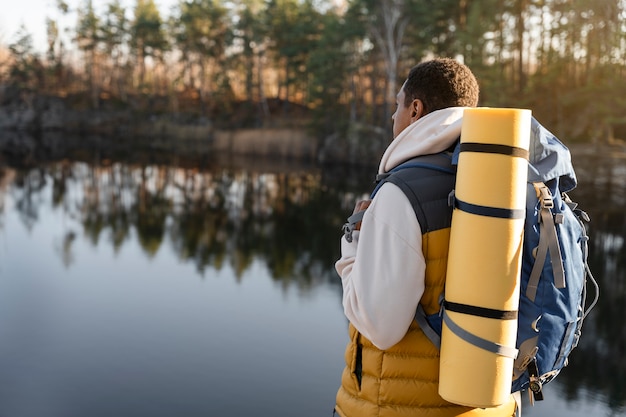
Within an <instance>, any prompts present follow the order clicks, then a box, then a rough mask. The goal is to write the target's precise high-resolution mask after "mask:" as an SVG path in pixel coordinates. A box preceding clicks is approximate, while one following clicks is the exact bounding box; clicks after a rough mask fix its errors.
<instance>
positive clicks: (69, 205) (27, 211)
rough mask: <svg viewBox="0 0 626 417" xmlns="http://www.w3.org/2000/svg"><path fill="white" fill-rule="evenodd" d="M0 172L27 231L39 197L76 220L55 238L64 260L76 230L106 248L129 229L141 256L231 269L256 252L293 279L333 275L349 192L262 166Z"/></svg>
mask: <svg viewBox="0 0 626 417" xmlns="http://www.w3.org/2000/svg"><path fill="white" fill-rule="evenodd" d="M2 178H3V179H4V184H5V185H4V191H2V194H4V193H6V192H7V191H6V188H7V185H8V184H10V183H12V186H11V187H10V190H9V192H10V193H11V196H12V198H13V199H14V201H15V206H16V209H17V210H18V212H19V213H20V219H21V220H22V222H23V223H24V224H25V225H26V227H27V228H29V229H30V228H32V227H33V225H34V224H35V223H36V222H37V220H38V212H39V210H41V209H42V207H43V206H44V205H46V204H50V205H51V206H52V207H53V208H54V209H55V210H62V211H63V213H64V215H65V216H67V217H69V218H72V219H74V220H77V221H78V222H79V223H80V224H81V226H82V230H67V231H66V233H65V236H64V238H63V241H62V245H61V251H62V257H63V260H64V263H65V264H66V266H68V267H70V266H71V263H72V259H73V255H72V246H73V244H74V242H75V241H76V237H77V235H82V236H84V237H85V238H86V239H87V240H88V241H89V242H90V243H91V244H92V245H95V246H97V245H100V244H103V245H112V247H113V248H114V250H115V251H116V252H117V251H120V250H122V247H123V246H124V244H125V243H126V242H128V241H129V239H133V238H134V237H135V236H136V239H137V240H138V241H139V243H140V245H141V248H142V249H143V251H144V253H145V255H146V256H148V257H154V256H155V255H156V254H157V252H158V251H159V249H160V248H161V246H162V245H163V244H165V243H169V244H171V245H172V247H173V248H174V250H175V252H176V254H177V256H178V257H179V258H180V260H181V261H185V262H193V263H194V265H195V266H196V268H197V270H198V271H204V270H205V269H206V268H208V267H210V268H215V269H217V270H219V269H221V268H222V266H223V265H224V264H225V263H228V264H229V265H231V266H232V267H233V268H234V269H235V270H236V271H237V276H241V273H242V272H243V271H245V270H246V269H247V268H249V266H250V264H251V263H252V261H253V260H254V259H261V260H263V261H264V262H265V263H266V264H267V265H268V266H269V268H270V270H271V272H272V276H273V278H274V279H276V280H280V281H284V282H285V283H288V281H291V280H296V281H298V284H299V285H301V286H306V285H308V284H310V281H311V280H312V279H313V278H314V277H325V278H328V277H330V275H332V274H333V269H332V264H333V261H334V260H335V258H336V256H337V242H336V240H337V239H336V238H337V236H338V233H339V232H338V231H339V226H340V225H341V224H342V222H343V217H344V213H345V211H346V210H347V209H346V208H345V207H344V206H343V205H342V202H345V201H348V200H352V198H351V197H347V196H352V195H353V194H351V193H350V192H348V193H347V194H346V190H337V189H336V188H333V187H330V186H329V185H328V184H325V183H324V181H325V178H326V177H325V176H324V175H323V173H322V172H321V171H319V170H318V171H312V172H308V171H307V172H294V173H280V172H273V173H268V172H254V171H245V170H236V171H235V170H231V169H224V168H218V169H214V170H198V169H195V168H181V167H176V166H170V165H132V164H127V163H110V164H99V165H94V164H88V163H84V162H78V163H71V162H69V161H61V162H58V163H52V164H49V165H45V166H41V167H37V168H34V169H30V170H13V169H5V170H4V171H3V174H2ZM49 193H50V194H51V197H50V201H49V202H48V201H47V198H48V194H49ZM350 204H351V201H350ZM329 236H333V237H334V238H335V244H334V245H332V244H329Z"/></svg>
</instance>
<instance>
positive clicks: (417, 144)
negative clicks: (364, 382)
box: [335, 107, 464, 350]
mask: <svg viewBox="0 0 626 417" xmlns="http://www.w3.org/2000/svg"><path fill="white" fill-rule="evenodd" d="M463 110H464V108H462V107H452V108H448V109H443V110H438V111H435V112H432V113H429V114H427V115H426V116H424V117H421V118H420V119H418V120H417V121H416V122H414V123H412V124H411V125H409V126H408V127H407V128H406V129H404V130H403V131H402V132H401V133H400V134H399V135H398V136H397V137H396V138H395V139H394V140H393V142H391V144H390V145H389V147H388V148H387V149H386V150H385V153H384V154H383V157H382V159H381V162H380V166H379V173H385V172H388V171H389V170H391V169H393V168H394V167H396V166H397V165H399V164H400V163H402V162H404V161H406V160H408V159H411V158H413V157H416V156H421V155H428V154H434V153H438V152H442V151H444V150H446V149H448V148H449V147H450V146H451V145H452V144H453V143H454V141H455V140H456V139H457V138H458V137H459V135H460V134H461V120H462V119H461V118H462V116H463ZM425 267H426V266H425V261H424V255H423V253H422V232H421V229H420V225H419V223H418V221H417V218H416V216H415V212H414V211H413V208H412V207H411V203H410V202H409V200H408V199H407V198H406V196H405V195H404V193H403V192H402V191H401V190H400V189H399V188H398V187H397V186H396V185H394V184H391V183H385V184H383V185H382V187H380V189H379V190H378V192H377V194H376V196H375V197H374V199H373V201H372V202H371V204H370V206H369V207H368V208H367V211H366V212H365V216H364V217H363V221H362V223H361V230H360V231H355V232H354V234H353V240H352V242H348V241H347V240H346V239H345V238H342V239H341V259H339V260H338V261H337V263H336V264H335V269H336V270H337V272H338V273H339V276H340V277H341V282H342V285H343V308H344V313H345V315H346V317H347V318H348V320H350V322H351V323H352V325H354V326H355V327H356V328H357V330H358V331H359V332H361V334H363V335H364V336H365V337H367V338H368V339H369V340H371V341H372V343H374V345H376V347H378V348H379V349H381V350H384V349H387V348H390V347H391V346H393V345H395V344H396V343H398V342H399V341H400V340H401V339H402V338H403V337H404V335H405V334H406V332H407V330H408V328H409V326H410V324H411V321H412V320H413V318H414V316H415V310H416V308H417V304H418V303H419V300H420V299H421V298H422V294H423V293H424V270H425Z"/></svg>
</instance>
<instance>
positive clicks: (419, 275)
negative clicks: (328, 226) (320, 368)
mask: <svg viewBox="0 0 626 417" xmlns="http://www.w3.org/2000/svg"><path fill="white" fill-rule="evenodd" d="M353 238H354V239H353V240H352V242H348V241H347V240H346V239H345V238H343V237H342V239H341V259H339V260H338V261H337V263H336V264H335V268H336V270H337V272H338V273H339V276H340V277H341V281H342V285H343V308H344V313H345V315H346V317H347V318H348V320H350V322H351V323H352V324H353V325H354V326H355V327H356V328H357V330H359V332H361V333H362V334H363V335H364V336H365V337H367V338H368V339H369V340H371V341H372V343H374V345H376V346H377V347H378V348H379V349H387V348H389V347H391V346H393V345H395V344H396V343H398V342H399V341H400V340H401V339H402V338H403V337H404V335H405V334H406V331H407V330H408V328H409V325H410V324H411V321H412V320H413V318H414V316H415V310H416V308H417V304H418V302H419V300H420V299H421V298H422V294H423V293H424V271H425V268H426V265H425V261H424V255H423V253H422V233H421V230H420V226H419V224H418V221H417V218H416V217H415V213H414V211H413V208H412V207H411V204H410V203H409V200H408V199H407V198H406V196H405V195H404V193H403V192H402V191H401V190H400V189H399V188H398V187H397V186H395V185H394V184H391V183H386V184H384V185H383V186H382V187H381V188H380V190H379V191H378V193H377V194H376V197H375V198H374V200H373V201H372V203H371V205H370V206H369V208H368V209H367V211H366V212H365V216H364V217H363V222H362V224H361V230H360V232H355V234H354V235H353Z"/></svg>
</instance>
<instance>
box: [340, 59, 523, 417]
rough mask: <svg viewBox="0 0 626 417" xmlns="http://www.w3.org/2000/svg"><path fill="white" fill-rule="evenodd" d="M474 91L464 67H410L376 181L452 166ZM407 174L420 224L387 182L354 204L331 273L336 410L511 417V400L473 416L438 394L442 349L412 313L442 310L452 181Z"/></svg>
mask: <svg viewBox="0 0 626 417" xmlns="http://www.w3.org/2000/svg"><path fill="white" fill-rule="evenodd" d="M478 92H479V89H478V84H477V82H476V79H475V77H474V75H473V74H472V73H471V71H470V70H469V68H467V67H466V66H465V65H462V64H460V63H458V62H456V61H454V60H452V59H434V60H431V61H427V62H423V63H421V64H419V65H417V66H415V67H414V68H412V69H411V71H410V72H409V75H408V78H407V79H406V81H405V82H404V84H403V86H402V88H401V89H400V91H399V93H398V95H397V98H396V99H397V109H396V112H395V113H394V114H393V116H392V118H393V136H394V139H393V141H392V142H391V144H390V145H389V147H388V148H387V149H386V151H385V152H384V154H383V156H382V159H381V162H380V166H379V176H380V175H382V176H384V175H385V174H386V173H389V171H391V170H392V169H393V168H395V167H397V166H398V165H400V164H402V163H403V162H405V161H408V160H411V159H414V158H416V157H422V159H421V160H422V161H423V160H424V159H423V158H433V156H432V155H436V157H437V158H441V159H444V160H445V159H446V158H447V160H448V162H447V163H448V167H449V166H450V159H451V157H450V153H451V150H452V149H454V147H455V145H456V143H457V141H458V139H459V137H460V133H461V121H462V115H463V109H464V108H465V107H475V106H476V105H477V104H478ZM426 155H431V156H430V157H425V156H426ZM416 161H420V159H417V160H416ZM405 171H406V172H409V170H405ZM410 175H412V178H406V180H407V184H409V189H411V190H413V191H414V192H415V194H416V195H418V196H420V205H421V207H423V208H424V210H423V212H424V217H422V220H421V222H420V221H419V220H418V217H417V216H416V213H417V212H418V211H419V210H418V211H416V209H415V208H414V203H411V202H410V201H409V199H408V198H407V195H406V194H405V192H403V191H402V190H401V188H400V187H399V186H398V185H397V184H395V183H392V182H384V183H383V185H382V186H381V187H380V188H379V189H378V190H377V192H376V194H375V196H374V198H373V199H372V200H371V201H370V200H368V201H361V202H358V203H357V205H356V207H355V212H358V211H361V210H363V209H365V208H367V209H366V211H365V213H364V216H363V219H362V222H361V224H360V225H358V227H357V229H358V230H355V231H354V232H353V233H352V234H351V236H346V237H343V238H342V241H341V259H339V260H338V261H337V263H336V265H335V267H336V270H337V272H338V273H339V275H340V277H341V280H342V285H343V306H344V312H345V314H346V316H347V318H348V319H349V321H350V342H349V344H348V347H347V349H346V355H345V359H346V368H345V369H344V371H343V374H342V385H341V388H340V389H339V391H338V393H337V403H336V407H335V411H336V412H337V414H339V415H340V416H341V417H368V416H377V417H392V416H393V417H401V416H428V417H444V416H445V417H450V416H461V415H462V416H498V417H500V416H512V415H514V414H515V401H514V399H513V398H512V397H511V401H510V402H508V403H506V404H504V405H502V406H500V407H497V408H488V409H473V408H469V407H463V406H460V405H456V404H451V403H449V402H447V401H445V400H443V399H442V398H441V397H440V396H439V394H438V378H439V350H438V349H437V348H436V347H435V346H434V345H433V344H432V343H431V342H430V340H429V339H428V338H427V337H426V336H425V334H424V333H423V331H422V330H421V329H420V326H419V325H418V324H417V323H416V322H415V320H414V317H415V312H416V309H417V307H418V304H419V305H420V306H421V307H422V308H423V309H424V311H425V313H426V314H428V315H431V314H436V313H437V312H438V311H439V308H440V307H439V298H440V296H441V294H442V293H443V287H444V284H445V275H446V263H447V253H448V241H449V233H450V219H451V216H452V214H451V213H452V209H451V208H450V207H449V206H448V204H447V197H448V194H449V193H450V191H451V190H452V188H453V186H454V176H453V175H451V174H445V173H443V174H442V173H441V172H439V171H438V170H432V169H428V168H423V169H421V170H420V169H418V170H417V171H415V170H413V171H412V173H411V174H410ZM422 223H423V224H422ZM350 237H351V238H350ZM476 383H477V384H480V383H481V381H480V375H477V376H476Z"/></svg>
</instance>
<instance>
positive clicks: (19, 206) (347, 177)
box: [0, 157, 626, 415]
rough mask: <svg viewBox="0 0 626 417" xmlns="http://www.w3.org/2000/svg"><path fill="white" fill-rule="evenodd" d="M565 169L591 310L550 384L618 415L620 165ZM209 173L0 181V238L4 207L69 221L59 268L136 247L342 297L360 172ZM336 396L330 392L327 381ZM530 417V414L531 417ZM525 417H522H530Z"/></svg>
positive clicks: (67, 166) (581, 164) (69, 164)
mask: <svg viewBox="0 0 626 417" xmlns="http://www.w3.org/2000/svg"><path fill="white" fill-rule="evenodd" d="M579 159H580V160H577V161H575V162H576V166H577V167H578V171H577V172H578V176H579V180H580V185H579V187H578V188H577V189H576V190H574V192H572V193H571V196H572V198H573V199H574V200H575V201H578V202H579V203H580V204H581V206H582V208H583V209H585V210H586V211H588V212H589V214H590V216H591V217H592V223H591V224H590V237H591V244H590V262H591V267H592V270H593V271H594V274H595V276H596V279H597V280H598V282H599V284H600V287H601V299H600V303H599V305H598V306H597V307H596V310H594V312H593V314H592V315H591V316H590V317H589V319H588V320H587V322H586V324H585V327H584V329H583V330H584V337H583V338H582V342H581V344H580V345H579V347H578V348H577V349H576V350H575V351H574V353H573V354H572V360H571V364H570V366H568V367H567V368H566V370H565V371H564V372H563V374H562V375H561V376H560V377H559V379H558V381H559V385H557V387H559V389H560V390H561V391H562V394H563V395H564V396H565V398H566V400H567V399H569V400H579V401H580V399H581V398H582V397H586V396H589V399H588V401H589V402H596V401H600V402H603V403H606V404H607V405H608V407H609V408H610V409H611V410H612V411H613V412H614V413H622V412H624V406H625V403H626V364H625V363H624V361H623V360H622V352H624V350H625V349H626V325H624V324H623V317H626V249H625V247H624V246H625V244H624V241H625V240H626V214H625V212H624V207H626V200H625V199H626V164H625V160H624V159H622V158H619V157H613V158H610V157H605V158H591V157H584V158H582V157H581V158H579ZM252 165H253V164H252V162H250V161H244V162H243V164H242V165H239V166H237V165H233V164H224V163H222V164H207V166H205V167H204V168H198V167H197V166H184V165H181V164H176V163H171V164H165V163H150V162H147V163H137V162H123V163H122V162H107V161H104V162H99V163H90V162H85V161H82V162H73V161H69V160H62V161H58V162H53V163H49V164H42V165H41V166H38V167H34V168H29V169H22V168H9V167H4V168H2V169H0V233H1V229H2V228H3V227H4V223H3V222H4V215H3V213H4V211H5V200H6V199H7V196H10V198H11V200H12V201H13V202H14V207H15V210H16V211H17V212H18V213H19V219H20V221H21V222H22V223H23V225H24V226H25V228H26V229H28V230H31V229H33V228H34V227H36V225H37V224H38V222H40V221H44V220H41V219H40V218H41V216H40V213H41V211H42V210H44V211H45V210H54V211H58V212H61V213H62V216H63V217H65V218H67V219H71V220H72V221H71V222H69V221H68V222H67V226H65V227H64V228H63V235H62V237H61V238H60V239H59V240H58V241H56V242H55V244H54V245H55V248H54V250H55V251H56V253H57V254H58V256H59V257H60V259H61V261H62V263H63V265H65V268H67V269H71V268H72V267H73V265H74V263H75V262H76V261H77V257H78V256H79V253H80V251H78V250H77V249H78V247H79V246H80V245H83V244H85V242H87V243H88V244H89V245H91V246H93V247H108V248H111V249H112V250H113V251H114V252H115V253H117V254H121V253H123V252H124V251H125V250H126V249H125V248H126V247H128V246H130V245H131V244H133V243H135V242H136V243H138V244H139V246H140V248H141V251H142V252H143V254H144V256H145V257H146V258H148V259H153V258H156V257H158V256H159V255H160V253H161V251H164V250H165V249H164V246H168V248H167V250H168V251H170V250H171V251H173V253H174V254H175V256H176V258H177V259H178V261H179V262H182V263H189V264H192V265H193V266H194V268H195V269H196V271H197V272H198V274H199V275H200V276H204V275H205V273H206V271H209V270H211V271H213V270H216V271H220V270H222V269H224V268H225V267H226V266H228V268H229V269H232V270H233V271H234V277H235V280H237V282H240V281H241V280H242V277H244V276H245V273H246V271H249V270H250V269H251V268H253V267H254V265H255V264H258V263H259V262H260V263H262V264H263V265H264V266H265V267H266V268H267V270H268V271H270V275H271V277H272V279H273V280H274V281H275V282H277V283H279V284H280V286H281V287H282V288H283V290H286V289H287V288H293V287H294V286H295V287H296V288H297V290H298V291H299V292H307V291H309V290H310V289H311V288H314V287H316V285H317V284H320V283H333V285H335V286H336V288H337V291H340V286H339V283H338V280H337V278H336V275H335V272H334V269H333V263H334V261H335V260H336V258H337V256H338V250H339V248H338V235H339V233H340V231H339V228H340V226H341V224H342V223H343V221H344V217H345V215H346V214H347V213H348V212H349V210H351V207H352V205H353V202H354V201H355V199H356V198H357V196H358V195H359V194H360V193H362V192H364V191H367V190H368V188H369V187H370V185H371V184H370V175H369V174H370V173H371V172H370V171H365V172H349V173H348V172H344V171H342V170H340V169H338V170H336V171H333V170H329V169H321V168H317V167H307V168H306V169H290V170H285V169H276V168H275V167H272V166H267V167H264V168H263V169H254V168H252ZM329 383H330V384H338V379H337V380H332V381H329ZM531 413H532V411H531ZM531 415H532V414H531Z"/></svg>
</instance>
